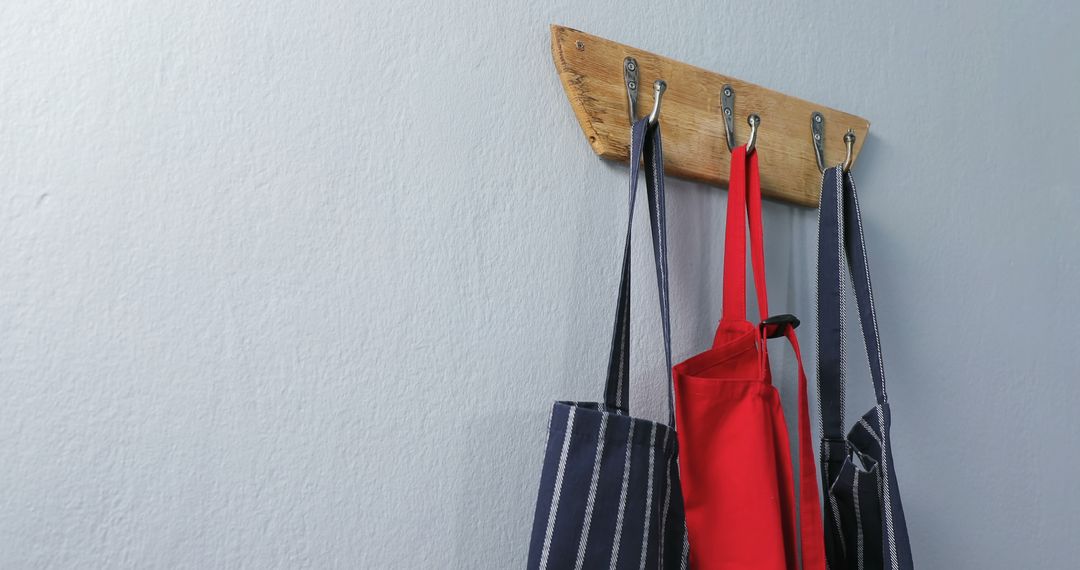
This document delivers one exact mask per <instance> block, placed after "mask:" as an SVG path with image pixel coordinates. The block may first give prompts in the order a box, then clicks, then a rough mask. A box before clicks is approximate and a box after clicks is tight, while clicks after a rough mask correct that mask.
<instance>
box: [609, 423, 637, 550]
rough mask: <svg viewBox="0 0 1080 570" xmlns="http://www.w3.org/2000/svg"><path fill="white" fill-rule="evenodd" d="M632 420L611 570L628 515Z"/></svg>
mask: <svg viewBox="0 0 1080 570" xmlns="http://www.w3.org/2000/svg"><path fill="white" fill-rule="evenodd" d="M629 419H630V433H629V434H628V435H627V436H626V462H625V463H623V471H622V490H621V491H619V514H618V515H617V516H616V517H615V544H614V546H612V547H611V566H610V569H611V570H615V565H616V564H618V562H619V542H620V541H621V540H622V525H623V515H624V514H625V513H626V487H627V485H628V483H629V482H630V450H631V449H633V448H634V418H629Z"/></svg>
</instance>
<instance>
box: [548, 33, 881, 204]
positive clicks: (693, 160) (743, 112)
mask: <svg viewBox="0 0 1080 570" xmlns="http://www.w3.org/2000/svg"><path fill="white" fill-rule="evenodd" d="M551 52H552V56H553V57H554V59H555V68H556V69H557V70H558V71H559V77H560V79H561V80H562V84H563V88H564V89H565V90H566V95H567V97H568V98H569V99H570V105H571V106H572V107H573V108H574V114H576V115H577V119H578V122H579V123H580V124H581V129H582V130H583V131H585V136H586V137H587V138H588V139H589V144H590V145H592V148H593V150H594V151H596V154H598V155H600V156H601V157H603V158H607V159H612V160H619V161H622V162H626V161H628V160H629V141H630V119H629V114H628V108H629V107H628V102H627V101H628V95H627V82H626V78H625V77H624V74H625V71H626V70H625V69H624V67H625V62H627V61H635V60H636V61H635V64H636V65H635V64H631V65H630V67H634V68H636V69H634V70H632V71H633V72H635V73H636V74H637V76H638V77H640V83H641V86H640V89H638V91H639V92H640V93H641V101H640V102H639V103H638V109H645V110H647V109H649V108H651V106H652V97H653V95H652V93H653V90H652V84H653V81H654V80H657V79H662V80H664V81H665V82H667V86H668V89H667V92H666V93H665V94H664V98H663V104H662V107H661V110H660V123H661V125H662V126H663V129H664V166H665V169H666V171H667V173H668V174H671V175H673V176H677V177H679V178H685V179H687V180H694V181H698V182H705V183H707V184H712V185H717V186H725V187H726V186H727V182H728V170H729V166H730V159H731V154H730V152H729V151H728V147H727V138H726V136H727V135H726V132H727V131H726V130H725V120H724V113H723V111H722V101H721V100H722V99H723V98H724V97H723V91H724V88H725V86H729V87H730V88H731V89H732V90H733V91H734V104H733V105H731V106H730V107H731V108H732V110H733V113H732V114H733V117H732V119H733V120H732V123H733V126H734V132H735V138H736V140H737V141H739V142H737V144H745V142H746V139H747V137H748V135H749V133H750V127H749V126H747V122H746V119H747V117H748V116H749V115H750V114H757V115H759V116H760V117H761V124H760V126H759V127H758V134H757V142H756V148H757V152H758V157H759V158H758V159H759V164H760V167H761V186H762V193H763V194H764V195H765V196H767V197H770V198H774V199H777V200H783V201H785V202H791V203H794V204H800V205H804V206H817V203H818V195H819V187H820V185H821V172H820V170H819V169H818V159H817V157H816V155H815V148H814V144H813V142H814V138H813V135H812V131H811V125H812V122H813V121H815V120H817V118H816V117H815V114H819V116H820V118H821V120H820V121H818V123H817V126H818V127H824V130H823V132H821V134H822V135H823V136H822V137H821V139H820V140H823V141H824V145H823V151H824V164H825V165H829V166H831V165H835V164H839V163H840V162H843V160H844V159H845V157H846V152H847V151H846V146H845V142H844V135H845V133H847V132H848V131H853V132H854V134H855V144H854V146H853V148H852V157H851V160H852V162H854V160H855V158H857V157H858V154H859V151H860V150H861V149H862V145H863V142H864V141H865V140H866V134H867V132H868V131H869V130H870V122H869V121H867V120H866V119H863V118H860V117H856V116H855V115H852V114H849V113H845V112H843V111H837V110H835V109H830V108H828V107H825V106H823V105H818V104H816V103H811V102H809V101H804V100H802V99H799V98H796V97H792V96H790V95H785V94H783V93H780V92H777V91H772V90H770V89H766V88H764V87H760V86H758V85H754V84H752V83H747V82H745V81H741V80H739V79H735V78H734V77H727V76H724V75H720V74H718V73H713V72H711V71H706V70H704V69H701V68H698V67H694V66H692V65H688V64H685V63H681V62H678V61H675V60H672V59H668V58H666V57H663V56H659V55H656V54H652V53H649V52H646V51H642V50H640V49H637V48H633V47H630V46H626V45H623V44H620V43H616V42H613V41H610V40H606V39H604V38H599V37H596V36H593V35H589V34H586V33H584V32H579V31H577V30H574V29H571V28H565V27H562V26H555V25H553V26H551ZM628 57H630V58H633V60H627V59H626V58H628ZM639 115H640V113H639ZM819 132H820V131H819Z"/></svg>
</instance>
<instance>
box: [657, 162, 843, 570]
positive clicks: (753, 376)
mask: <svg viewBox="0 0 1080 570" xmlns="http://www.w3.org/2000/svg"><path fill="white" fill-rule="evenodd" d="M744 216H748V217H749V221H750V223H749V225H750V255H751V263H752V265H753V270H754V286H755V289H756V290H757V302H758V310H759V312H760V313H759V314H760V316H761V319H762V321H761V324H754V323H751V322H750V321H748V320H746V225H747V224H746V222H745V219H746V218H745V217H744ZM768 315H769V310H768V300H767V298H766V288H765V253H764V249H763V244H762V228H761V186H760V181H759V177H758V160H757V154H756V153H751V154H750V155H749V156H747V154H746V147H745V146H743V147H739V148H737V149H735V151H734V152H733V153H732V154H731V182H730V188H729V192H728V209H727V235H726V238H725V248H724V305H723V314H722V315H721V319H720V326H719V327H718V328H717V329H716V337H715V339H714V340H713V345H712V348H710V349H709V350H707V351H705V352H703V353H701V354H698V355H697V356H694V357H692V358H690V359H689V360H686V361H685V362H682V363H680V364H678V365H677V366H675V368H674V381H675V392H676V398H675V413H676V424H677V425H678V427H679V429H678V437H679V449H680V454H679V468H680V475H681V477H682V488H683V500H684V502H685V506H686V525H687V527H688V531H689V539H690V562H691V567H692V568H694V570H710V569H725V570H728V569H739V570H742V569H753V570H796V569H798V568H799V545H800V544H801V546H802V557H803V568H804V569H806V570H824V569H825V546H824V533H823V530H822V524H821V506H820V505H819V503H818V491H817V474H816V469H815V466H814V465H815V461H814V455H813V449H812V447H811V443H810V441H811V437H810V419H809V417H808V416H807V413H808V410H807V407H808V403H807V394H806V375H805V374H804V372H803V368H802V356H801V355H800V354H799V344H798V341H797V340H796V338H795V331H794V325H796V324H798V322H797V321H795V320H794V317H790V316H788V317H789V318H788V319H786V320H785V319H784V318H779V317H778V318H775V319H768V320H767V317H768ZM776 336H784V337H786V338H787V339H788V340H789V342H790V343H791V346H792V348H794V350H795V357H796V358H797V360H798V362H799V463H800V478H799V488H800V500H799V504H798V505H796V501H795V489H794V483H793V478H792V466H791V451H790V446H789V443H788V435H787V425H786V423H785V421H784V411H783V409H782V408H781V406H780V395H779V393H778V392H777V391H776V388H774V387H773V385H772V378H771V376H770V373H769V358H768V352H767V349H766V342H765V341H766V338H771V337H776ZM797 514H798V515H800V516H801V520H802V528H801V532H800V529H799V528H798V523H797V522H796V515H797Z"/></svg>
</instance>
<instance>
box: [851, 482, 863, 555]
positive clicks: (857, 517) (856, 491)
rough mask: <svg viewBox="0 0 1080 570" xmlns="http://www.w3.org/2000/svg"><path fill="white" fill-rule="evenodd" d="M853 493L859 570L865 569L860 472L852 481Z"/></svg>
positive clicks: (856, 553) (856, 552)
mask: <svg viewBox="0 0 1080 570" xmlns="http://www.w3.org/2000/svg"><path fill="white" fill-rule="evenodd" d="M851 494H852V495H853V496H854V497H855V537H856V539H855V558H856V568H858V570H865V566H864V563H863V560H864V558H865V557H864V556H863V529H862V511H860V510H859V474H858V473H855V477H854V478H853V479H852V483H851Z"/></svg>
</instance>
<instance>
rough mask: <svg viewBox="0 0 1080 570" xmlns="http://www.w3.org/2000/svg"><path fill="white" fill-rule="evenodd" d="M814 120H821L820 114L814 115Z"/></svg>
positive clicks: (816, 121) (818, 121)
mask: <svg viewBox="0 0 1080 570" xmlns="http://www.w3.org/2000/svg"><path fill="white" fill-rule="evenodd" d="M814 122H815V123H820V122H821V115H814Z"/></svg>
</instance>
